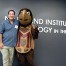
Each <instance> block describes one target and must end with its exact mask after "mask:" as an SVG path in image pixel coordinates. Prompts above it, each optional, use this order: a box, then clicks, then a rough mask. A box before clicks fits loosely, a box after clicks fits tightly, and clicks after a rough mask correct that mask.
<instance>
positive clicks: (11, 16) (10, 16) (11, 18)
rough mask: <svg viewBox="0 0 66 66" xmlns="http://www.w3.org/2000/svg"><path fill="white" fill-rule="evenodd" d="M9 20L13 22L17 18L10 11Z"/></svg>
mask: <svg viewBox="0 0 66 66" xmlns="http://www.w3.org/2000/svg"><path fill="white" fill-rule="evenodd" d="M8 18H9V19H10V20H13V19H14V18H15V14H14V12H13V11H10V12H9V14H8Z"/></svg>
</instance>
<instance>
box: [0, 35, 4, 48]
mask: <svg viewBox="0 0 66 66" xmlns="http://www.w3.org/2000/svg"><path fill="white" fill-rule="evenodd" d="M0 48H3V42H2V34H0Z"/></svg>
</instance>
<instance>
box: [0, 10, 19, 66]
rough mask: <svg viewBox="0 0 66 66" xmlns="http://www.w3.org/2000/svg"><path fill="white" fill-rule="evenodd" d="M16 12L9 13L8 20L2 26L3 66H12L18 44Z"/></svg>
mask: <svg viewBox="0 0 66 66" xmlns="http://www.w3.org/2000/svg"><path fill="white" fill-rule="evenodd" d="M14 18H15V11H14V10H9V11H8V19H6V20H5V21H4V22H3V23H2V24H1V26H0V49H1V53H2V59H3V66H12V63H13V55H14V47H15V46H16V43H17V32H18V24H19V23H18V21H17V20H16V19H14Z"/></svg>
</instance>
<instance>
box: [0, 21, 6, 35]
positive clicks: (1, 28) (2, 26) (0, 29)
mask: <svg viewBox="0 0 66 66" xmlns="http://www.w3.org/2000/svg"><path fill="white" fill-rule="evenodd" d="M4 27H5V25H4V22H3V23H1V24H0V34H3V32H4V30H5V28H4Z"/></svg>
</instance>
